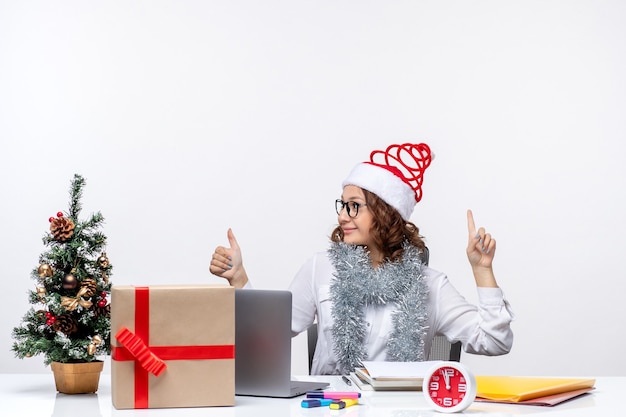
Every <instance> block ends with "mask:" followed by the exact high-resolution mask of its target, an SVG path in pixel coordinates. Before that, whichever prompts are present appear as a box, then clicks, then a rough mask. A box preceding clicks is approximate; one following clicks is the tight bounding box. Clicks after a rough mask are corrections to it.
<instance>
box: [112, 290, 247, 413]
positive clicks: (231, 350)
mask: <svg viewBox="0 0 626 417" xmlns="http://www.w3.org/2000/svg"><path fill="white" fill-rule="evenodd" d="M111 309H112V310H111V350H112V351H111V359H112V360H111V390H112V400H113V405H114V406H115V408H117V409H126V408H167V407H207V406H232V405H234V403H235V359H234V355H235V291H234V288H232V287H230V286H227V285H155V286H150V287H138V286H137V287H135V286H113V288H112V290H111ZM116 335H117V336H118V337H119V338H120V339H122V340H124V337H122V336H127V337H133V338H135V339H134V342H133V343H128V342H127V341H126V342H125V344H122V343H121V342H120V340H118V338H116ZM137 340H139V342H137ZM144 345H145V346H144ZM137 346H139V347H140V348H143V353H144V355H143V356H142V355H138V358H139V359H138V358H137V357H135V356H133V353H135V354H137V352H136V348H137ZM140 350H141V349H140ZM146 361H147V362H150V361H152V362H153V366H152V368H150V367H148V368H149V369H151V371H153V372H154V373H157V374H158V375H159V376H156V375H155V374H154V373H152V372H148V371H147V370H146V369H145V368H144V367H143V366H142V363H143V362H146ZM163 364H164V366H163ZM144 365H145V364H144ZM155 368H156V369H157V371H156V372H155V371H154V369H155ZM159 372H160V374H159Z"/></svg>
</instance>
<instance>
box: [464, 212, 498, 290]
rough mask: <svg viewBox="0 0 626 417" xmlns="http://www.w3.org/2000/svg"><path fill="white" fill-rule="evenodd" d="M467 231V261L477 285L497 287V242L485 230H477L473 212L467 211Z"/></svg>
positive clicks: (482, 228)
mask: <svg viewBox="0 0 626 417" xmlns="http://www.w3.org/2000/svg"><path fill="white" fill-rule="evenodd" d="M467 231H468V233H469V238H468V243H467V250H466V252H467V259H468V260H469V263H470V265H471V266H472V271H473V273H474V279H475V280H476V285H477V286H479V287H497V286H498V284H497V283H496V278H495V276H494V274H493V269H492V264H493V257H494V255H495V254H496V240H495V239H494V238H493V237H492V236H491V234H489V233H485V228H484V227H481V228H480V229H478V230H476V225H475V224H474V216H473V215H472V210H467Z"/></svg>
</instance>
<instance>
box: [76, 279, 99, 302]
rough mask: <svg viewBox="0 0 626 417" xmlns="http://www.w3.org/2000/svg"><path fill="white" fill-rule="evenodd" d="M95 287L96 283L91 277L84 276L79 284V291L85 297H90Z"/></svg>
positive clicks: (95, 289) (94, 291)
mask: <svg viewBox="0 0 626 417" xmlns="http://www.w3.org/2000/svg"><path fill="white" fill-rule="evenodd" d="M97 287H98V284H97V283H96V280H95V279H93V278H85V279H83V281H82V282H81V284H80V289H81V293H82V294H83V297H85V298H89V297H92V296H93V295H94V294H95V293H96V291H97V289H98V288H97Z"/></svg>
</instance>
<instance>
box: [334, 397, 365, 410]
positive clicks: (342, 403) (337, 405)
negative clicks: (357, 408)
mask: <svg viewBox="0 0 626 417" xmlns="http://www.w3.org/2000/svg"><path fill="white" fill-rule="evenodd" d="M358 403H359V400H358V399H356V398H344V399H342V400H335V401H333V402H332V403H330V405H329V406H328V407H329V408H330V409H331V410H341V409H342V408H346V407H350V406H351V405H356V404H358Z"/></svg>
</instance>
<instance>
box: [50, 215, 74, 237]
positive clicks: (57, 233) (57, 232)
mask: <svg viewBox="0 0 626 417" xmlns="http://www.w3.org/2000/svg"><path fill="white" fill-rule="evenodd" d="M50 233H52V237H53V238H54V240H57V241H59V242H66V241H68V240H69V239H70V238H71V237H72V235H73V234H74V222H73V221H72V219H68V218H66V217H57V218H51V220H50Z"/></svg>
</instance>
